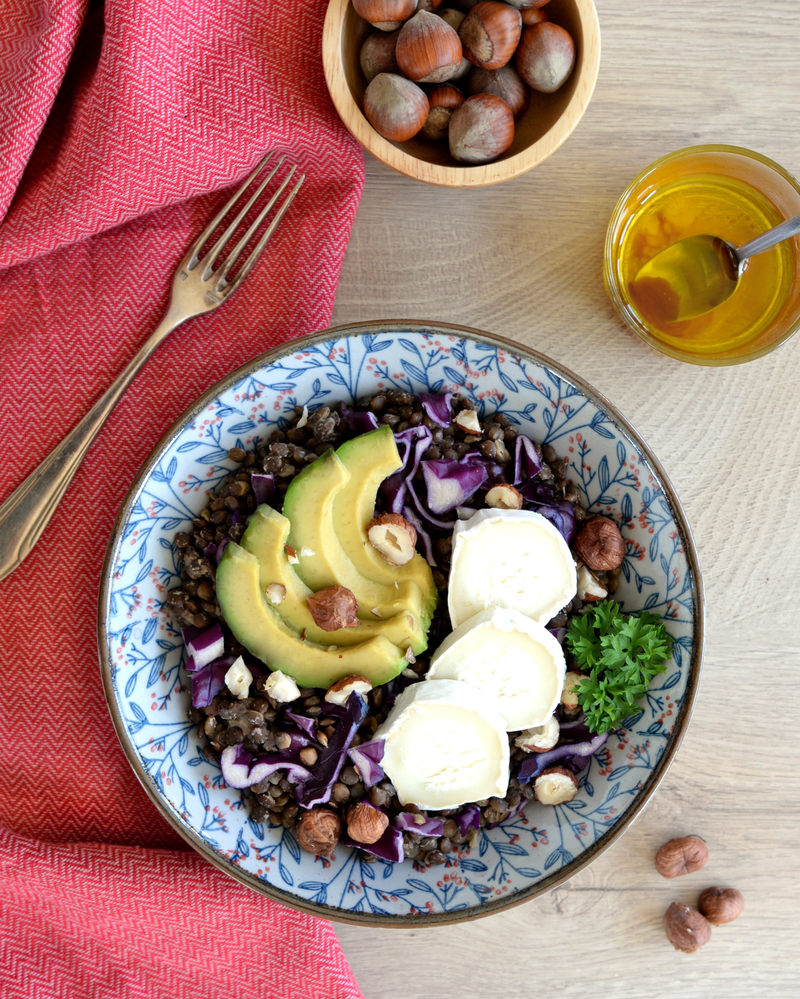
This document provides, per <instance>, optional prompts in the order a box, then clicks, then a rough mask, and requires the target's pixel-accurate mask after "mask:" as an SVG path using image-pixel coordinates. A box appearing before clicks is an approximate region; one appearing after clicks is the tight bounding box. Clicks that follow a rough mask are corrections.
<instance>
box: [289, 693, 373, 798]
mask: <svg viewBox="0 0 800 999" xmlns="http://www.w3.org/2000/svg"><path fill="white" fill-rule="evenodd" d="M366 714H367V702H366V701H365V700H364V698H363V697H361V696H360V695H359V694H357V693H356V692H355V691H353V693H352V694H350V696H349V697H348V698H347V703H346V704H345V712H344V717H343V718H342V720H341V721H340V722H339V724H338V725H337V726H336V728H335V729H334V732H333V735H332V736H331V737H330V739H329V740H328V745H327V746H325V747H324V748H323V750H322V751H321V752H320V754H319V756H318V757H317V762H316V763H315V764H314V770H313V772H312V773H311V776H310V778H309V779H308V780H307V781H306V782H305V783H304V784H301V785H300V787H298V789H297V803H298V804H299V805H301V806H302V807H303V808H311V807H312V806H313V805H324V804H325V802H326V801H330V797H331V788H332V787H333V785H334V784H335V783H336V780H337V778H338V776H339V771H340V770H341V769H342V765H343V764H344V761H345V757H346V755H347V750H348V749H349V748H350V743H351V742H352V741H353V736H354V735H355V734H356V732H357V731H358V729H359V727H360V725H361V723H362V722H363V721H364V718H365V717H366Z"/></svg>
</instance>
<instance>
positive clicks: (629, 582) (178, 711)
mask: <svg viewBox="0 0 800 999" xmlns="http://www.w3.org/2000/svg"><path fill="white" fill-rule="evenodd" d="M392 386H397V387H401V388H403V389H405V390H407V391H411V392H414V393H419V392H443V391H445V390H448V389H451V390H454V391H456V392H460V393H462V395H466V396H468V397H469V398H470V399H472V400H474V402H475V403H476V405H477V407H478V409H479V411H481V412H482V413H489V412H493V411H495V410H497V409H499V410H501V411H502V412H503V413H505V414H506V416H507V417H508V418H509V419H510V420H511V421H512V422H513V423H514V425H515V426H517V427H519V429H520V430H522V431H524V432H525V433H527V434H529V435H530V436H531V437H532V438H533V439H534V440H536V441H538V442H539V443H542V444H544V443H549V444H551V445H552V446H553V447H554V448H555V449H556V451H557V452H558V453H559V454H560V455H562V456H564V457H566V458H568V459H569V478H570V479H571V481H572V482H573V483H574V484H575V485H576V486H577V487H578V488H579V489H580V491H581V493H582V502H583V504H584V505H585V506H586V507H587V508H588V509H589V510H590V511H594V512H598V513H603V514H605V515H608V516H610V517H613V518H614V520H616V522H617V523H618V524H619V525H620V528H621V530H622V533H623V535H624V537H625V540H626V543H627V555H626V556H625V561H624V562H623V565H622V576H621V577H620V581H621V585H620V588H619V590H618V591H617V594H616V596H617V598H618V599H619V600H620V601H621V603H622V605H623V609H624V610H625V611H626V612H638V611H641V610H643V609H647V610H649V611H651V612H653V613H656V614H660V615H661V616H662V617H663V619H664V622H665V624H666V626H667V628H668V630H669V632H670V633H671V635H672V636H673V638H674V640H675V643H674V659H673V660H671V661H670V662H669V663H668V670H667V672H666V673H665V674H663V675H661V676H658V677H656V678H655V680H654V682H653V684H652V686H651V688H650V690H649V692H648V694H647V696H646V697H645V698H644V699H643V700H642V701H641V703H640V706H639V708H638V710H637V711H636V713H635V714H634V715H632V716H631V717H630V718H628V719H627V721H626V722H625V723H624V728H623V729H622V730H621V731H620V732H619V733H618V735H617V736H616V737H614V738H612V739H610V740H609V741H608V743H607V744H606V746H605V747H604V748H603V749H602V750H601V751H600V752H599V753H598V754H597V755H596V756H595V757H593V759H592V761H591V763H590V765H589V767H588V769H587V770H585V771H584V772H583V773H582V774H581V777H580V788H579V792H578V795H577V797H576V798H575V799H574V800H573V801H571V802H569V804H566V805H559V806H556V807H546V806H543V805H539V804H538V803H535V804H531V805H529V806H528V807H527V809H526V810H525V811H524V812H523V813H522V814H521V815H519V816H517V817H516V818H514V819H512V820H510V821H508V822H507V823H504V824H503V825H500V826H499V827H497V828H495V829H492V830H490V831H482V832H481V834H480V839H479V842H478V844H477V845H476V846H475V847H474V848H473V849H471V850H470V849H459V850H458V851H457V852H456V853H452V854H450V855H449V857H448V862H447V864H446V865H444V866H441V867H432V868H429V869H427V870H421V869H417V868H416V867H414V865H413V864H412V863H410V862H408V861H406V862H405V863H402V864H390V863H384V862H383V861H379V862H377V863H374V864H368V863H365V862H364V861H363V860H361V859H360V855H359V854H358V853H356V852H351V851H350V850H347V849H344V848H340V849H337V850H336V854H335V857H334V858H333V859H330V860H328V859H324V860H323V859H320V858H315V857H312V856H311V855H309V854H307V853H304V852H301V850H300V848H299V847H298V844H297V840H296V839H295V837H294V836H293V835H292V834H291V833H290V832H288V831H286V830H285V829H283V828H282V827H275V828H273V827H270V826H269V825H262V824H259V823H257V822H253V821H252V820H251V819H249V818H248V815H247V811H246V809H245V807H244V804H243V801H242V796H241V793H240V792H238V791H234V790H231V789H230V788H228V787H226V786H225V785H224V783H223V781H222V777H221V774H220V771H219V769H218V768H217V767H216V766H214V765H212V764H211V763H209V761H208V760H207V759H206V758H205V756H204V755H203V752H202V741H201V739H200V737H199V736H198V733H197V730H196V728H195V726H194V725H192V724H191V723H190V722H189V721H188V720H187V710H188V708H189V707H190V696H189V692H188V689H187V679H186V675H185V674H184V673H183V672H182V670H181V663H182V660H183V647H182V643H181V638H180V633H179V632H178V631H177V629H176V628H175V627H174V626H173V624H172V622H171V620H170V617H169V615H168V614H167V612H166V604H165V598H166V594H167V591H168V590H169V589H171V588H172V587H174V586H176V585H177V584H178V582H179V578H180V577H179V574H180V563H179V561H178V557H177V554H176V550H175V548H174V546H173V538H174V536H175V533H176V532H178V531H182V530H187V529H188V527H189V523H190V521H191V519H192V517H193V516H195V515H196V514H197V513H198V512H199V511H200V510H201V509H202V508H203V506H204V505H205V503H206V492H207V491H208V490H210V489H213V488H214V487H215V486H216V485H217V484H218V483H219V482H220V480H221V479H222V478H224V476H225V475H226V474H227V472H228V471H229V470H230V468H231V467H233V463H232V462H231V461H230V460H229V458H228V449H229V448H231V447H241V448H248V447H251V446H253V445H254V444H256V443H257V442H258V440H259V439H264V438H266V437H268V436H269V434H270V433H271V432H272V431H273V430H274V429H276V428H277V427H281V426H285V425H286V423H287V419H288V417H289V415H290V414H291V413H292V411H293V409H294V407H295V406H297V405H302V404H305V405H307V406H308V407H309V408H314V407H317V406H319V405H321V404H323V403H325V404H330V403H333V402H335V401H337V400H344V401H346V402H347V403H348V404H350V403H352V402H353V401H354V400H355V399H357V398H360V397H362V396H366V395H370V394H374V393H375V392H376V391H378V390H380V389H384V388H390V387H392ZM99 648H100V660H101V667H102V674H103V682H104V685H105V691H106V696H107V699H108V704H109V708H110V710H111V715H112V718H113V721H114V725H115V726H116V730H117V733H118V735H119V738H120V741H121V743H122V747H123V749H124V751H125V753H126V754H127V756H128V759H129V760H130V763H131V765H132V766H133V769H134V771H135V772H136V775H137V777H138V778H139V779H140V781H141V782H142V784H143V785H144V787H145V790H146V791H147V793H148V794H149V795H150V797H151V798H152V799H153V801H154V802H155V804H156V805H157V807H158V808H159V810H160V811H161V813H162V814H163V815H164V816H165V817H166V818H167V820H168V821H169V822H170V823H171V824H172V825H173V826H174V827H175V829H176V830H177V831H178V832H179V833H180V834H181V835H182V836H183V837H184V838H185V839H186V840H188V842H189V843H191V845H192V846H193V847H195V849H197V850H198V851H199V852H200V853H202V854H203V855H204V856H205V857H207V858H208V859H209V860H210V861H211V862H212V863H214V864H216V865H217V866H218V867H220V868H222V869H223V870H224V871H226V872H227V873H228V874H230V875H231V876H232V877H234V878H236V879H238V880H239V881H242V882H244V883H245V884H247V885H249V886H250V887H251V888H254V889H256V890H257V891H260V892H263V893H264V894H265V895H268V896H269V897H270V898H272V899H274V900H275V901H277V902H280V903H282V904H283V905H289V906H293V907H294V908H297V909H302V910H305V911H308V912H312V913H315V914H317V915H319V916H323V917H325V918H327V919H339V920H346V921H350V922H371V923H376V924H379V925H401V926H405V925H410V924H414V923H420V924H424V925H426V926H428V925H435V924H440V923H447V922H456V921H459V920H463V919H470V918H474V917H476V916H482V915H487V914H489V913H492V912H497V911H499V910H500V909H504V908H507V907H508V906H511V905H514V904H517V903H519V902H522V901H524V900H525V899H529V898H534V897H535V896H537V895H540V894H542V893H543V892H546V891H548V890H549V889H551V888H553V887H555V886H556V885H558V884H561V883H562V882H564V881H565V880H566V879H567V878H570V877H572V876H573V875H574V874H576V873H577V872H578V871H580V870H581V869H582V868H584V867H585V866H586V865H587V864H588V863H590V862H591V861H592V860H593V859H594V858H595V857H596V856H597V855H598V854H599V853H600V852H601V851H602V850H604V849H605V848H606V847H608V846H609V845H610V844H611V843H613V842H614V840H615V839H617V838H618V837H619V836H620V835H621V833H622V832H623V831H624V829H625V828H626V827H627V826H628V824H629V823H630V822H631V821H632V820H633V819H634V818H635V817H636V815H637V814H638V813H639V811H640V810H641V809H642V808H643V806H644V805H645V804H646V802H647V801H648V799H649V798H650V797H651V795H652V794H653V793H654V792H655V790H656V788H657V787H658V784H659V782H660V781H661V779H662V778H663V776H664V774H665V772H666V770H667V768H668V766H669V764H670V762H671V760H672V758H673V756H674V755H675V752H676V750H677V748H678V745H679V743H680V741H681V738H682V737H683V734H684V732H685V730H686V726H687V723H688V720H689V715H690V712H691V709H692V704H693V701H694V697H695V692H696V690H697V684H698V680H699V675H700V668H701V661H702V651H703V600H702V586H701V580H700V571H699V567H698V563H697V555H696V552H695V547H694V542H693V541H692V536H691V533H690V531H689V527H688V525H687V523H686V519H685V517H684V514H683V511H682V510H681V507H680V503H679V502H678V499H677V497H676V495H675V492H674V490H673V488H672V486H671V485H670V483H669V480H668V479H667V477H666V475H665V474H664V471H663V470H662V468H661V466H660V464H659V463H658V461H657V459H656V458H655V456H654V455H653V454H652V453H651V451H650V450H649V448H648V447H647V445H646V444H645V443H644V441H643V440H642V439H641V438H640V437H639V436H638V434H637V433H636V432H635V430H634V429H633V428H632V427H631V426H630V424H629V423H628V422H627V421H626V420H625V419H624V417H622V416H621V415H620V414H619V413H618V412H617V411H616V409H615V408H614V407H613V406H612V405H611V404H610V403H609V402H607V401H606V400H605V399H603V398H602V396H600V395H599V394H598V393H597V392H595V391H594V389H592V388H591V387H590V386H589V385H587V384H586V383H585V382H584V381H582V380H581V379H580V378H579V377H578V376H577V375H575V374H573V373H572V372H571V371H569V370H567V369H566V368H564V367H563V366H561V365H559V364H557V363H556V362H555V361H551V360H550V359H548V358H546V357H544V356H543V355H541V354H537V353H535V352H534V351H531V350H529V349H527V348H525V347H523V346H521V345H519V344H515V343H513V342H511V341H509V340H506V339H503V338H501V337H498V336H492V335H489V334H487V333H482V332H480V331H478V330H472V329H466V328H463V327H456V326H447V325H444V324H432V325H429V324H420V323H413V322H386V323H365V324H360V325H356V326H350V327H339V328H336V329H331V330H325V331H323V332H321V333H317V334H314V335H313V336H309V337H305V338H303V339H301V340H296V341H294V342H292V343H291V344H286V345H284V346H282V347H279V348H276V349H275V350H272V351H269V352H268V353H266V354H262V355H261V356H260V357H257V358H255V359H254V360H253V361H251V362H250V363H249V364H246V365H244V366H243V367H241V368H239V369H238V370H237V371H234V372H233V373H232V374H230V375H228V376H227V377H226V378H224V379H223V380H222V381H220V382H219V383H218V384H217V385H215V386H214V387H213V388H212V389H210V390H209V391H208V392H206V393H205V395H203V396H202V397H201V398H200V399H198V400H197V402H195V403H194V404H193V405H192V406H191V407H190V408H189V409H187V410H186V412H185V413H184V414H183V415H182V416H181V417H180V418H179V419H178V420H177V421H176V422H175V423H174V424H173V426H172V427H171V428H170V429H169V430H168V431H167V433H166V434H165V435H164V437H163V438H162V439H161V441H160V442H159V443H158V445H157V446H156V447H155V449H154V450H153V452H152V454H151V455H150V457H149V458H148V459H147V461H146V462H145V464H144V466H143V467H142V469H141V471H140V472H139V474H138V476H137V477H136V481H135V482H134V483H133V485H132V486H131V489H130V491H129V493H128V496H127V498H126V500H125V503H124V505H123V507H122V510H121V511H120V514H119V517H118V518H117V521H116V524H115V527H114V531H113V535H112V537H111V541H110V544H109V547H108V553H107V556H106V561H105V565H104V567H103V579H102V589H101V597H100V607H99Z"/></svg>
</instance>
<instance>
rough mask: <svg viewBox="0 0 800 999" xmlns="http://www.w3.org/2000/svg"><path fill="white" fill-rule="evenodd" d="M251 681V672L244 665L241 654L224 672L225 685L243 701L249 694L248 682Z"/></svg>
mask: <svg viewBox="0 0 800 999" xmlns="http://www.w3.org/2000/svg"><path fill="white" fill-rule="evenodd" d="M252 682H253V674H252V673H251V672H250V670H249V669H248V668H247V666H245V662H244V659H242V657H241V656H239V658H238V659H237V660H236V661H235V662H234V663H233V665H232V666H231V667H230V669H229V670H228V672H227V673H226V674H225V686H226V687H227V688H228V690H229V691H230V692H231V693H232V694H233V696H234V697H238V698H239V700H240V701H243V700H244V699H245V697H248V696H249V694H250V684H251V683H252Z"/></svg>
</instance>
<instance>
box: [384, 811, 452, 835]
mask: <svg viewBox="0 0 800 999" xmlns="http://www.w3.org/2000/svg"><path fill="white" fill-rule="evenodd" d="M417 819H423V816H422V815H414V814H412V813H411V812H400V814H399V815H397V816H395V820H394V824H395V828H396V829H400V830H401V832H410V833H414V834H415V835H416V836H442V835H444V822H442V820H441V819H429V818H426V819H424V821H421V822H417V821H416V820H417Z"/></svg>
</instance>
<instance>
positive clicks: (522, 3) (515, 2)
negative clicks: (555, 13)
mask: <svg viewBox="0 0 800 999" xmlns="http://www.w3.org/2000/svg"><path fill="white" fill-rule="evenodd" d="M505 2H506V3H509V4H511V6H512V7H516V8H517V10H519V11H524V10H539V8H540V7H544V6H545V5H546V4H548V3H550V0H505Z"/></svg>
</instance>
